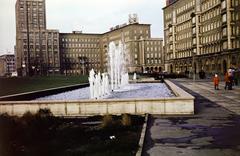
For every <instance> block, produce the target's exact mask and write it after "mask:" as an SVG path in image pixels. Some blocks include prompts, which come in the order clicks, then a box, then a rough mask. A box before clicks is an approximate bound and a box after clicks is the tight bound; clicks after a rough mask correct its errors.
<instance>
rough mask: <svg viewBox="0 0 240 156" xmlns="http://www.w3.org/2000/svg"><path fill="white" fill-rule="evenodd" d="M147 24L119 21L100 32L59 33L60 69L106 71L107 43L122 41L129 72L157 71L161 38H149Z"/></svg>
mask: <svg viewBox="0 0 240 156" xmlns="http://www.w3.org/2000/svg"><path fill="white" fill-rule="evenodd" d="M150 33H151V30H150V25H149V24H139V23H137V22H134V23H130V24H124V25H121V26H120V25H118V26H116V27H114V28H111V29H110V31H109V32H106V33H103V34H86V33H82V32H76V31H74V32H73V33H60V53H61V69H62V72H63V73H64V74H86V73H88V71H89V70H91V69H92V68H93V69H95V70H96V71H103V72H106V71H107V68H108V48H109V47H108V46H109V43H110V42H114V43H115V44H116V45H118V43H119V41H122V42H123V43H124V44H125V45H126V49H127V53H128V56H127V65H128V71H129V72H159V71H162V68H163V66H164V65H163V61H162V55H163V49H162V47H163V39H159V38H151V34H150Z"/></svg>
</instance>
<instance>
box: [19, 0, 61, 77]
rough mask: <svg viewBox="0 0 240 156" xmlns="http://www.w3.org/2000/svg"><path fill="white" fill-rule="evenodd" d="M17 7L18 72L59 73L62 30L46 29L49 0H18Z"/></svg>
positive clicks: (24, 73)
mask: <svg viewBox="0 0 240 156" xmlns="http://www.w3.org/2000/svg"><path fill="white" fill-rule="evenodd" d="M15 9H16V59H17V60H16V62H17V63H16V64H17V70H18V73H19V74H20V75H32V74H37V73H38V74H48V73H55V72H59V71H60V62H59V61H60V55H59V32H58V30H47V29H46V7H45V0H17V2H16V6H15Z"/></svg>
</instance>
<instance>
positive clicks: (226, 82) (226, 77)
mask: <svg viewBox="0 0 240 156" xmlns="http://www.w3.org/2000/svg"><path fill="white" fill-rule="evenodd" d="M224 81H225V87H224V89H225V90H226V89H228V88H229V83H230V80H229V74H228V72H226V74H225V76H224Z"/></svg>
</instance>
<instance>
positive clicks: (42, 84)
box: [0, 76, 88, 96]
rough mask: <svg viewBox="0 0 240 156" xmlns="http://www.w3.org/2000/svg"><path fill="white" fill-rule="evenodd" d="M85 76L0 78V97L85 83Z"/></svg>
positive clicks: (86, 80)
mask: <svg viewBox="0 0 240 156" xmlns="http://www.w3.org/2000/svg"><path fill="white" fill-rule="evenodd" d="M87 82H88V79H87V76H46V77H21V78H0V96H6V95H12V94H18V93H24V92H30V91H37V90H43V89H49V88H55V87H62V86H68V85H74V84H81V83H87Z"/></svg>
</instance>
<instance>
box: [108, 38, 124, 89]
mask: <svg viewBox="0 0 240 156" xmlns="http://www.w3.org/2000/svg"><path fill="white" fill-rule="evenodd" d="M126 52H127V50H126V46H125V44H123V43H122V42H121V41H119V44H118V46H116V44H115V43H114V42H111V43H110V44H109V50H108V58H109V61H108V73H109V75H110V78H111V81H110V83H111V90H112V91H113V90H115V89H118V88H120V87H121V86H124V85H128V81H129V76H128V71H127V67H126V66H127V63H126V59H125V56H126Z"/></svg>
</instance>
